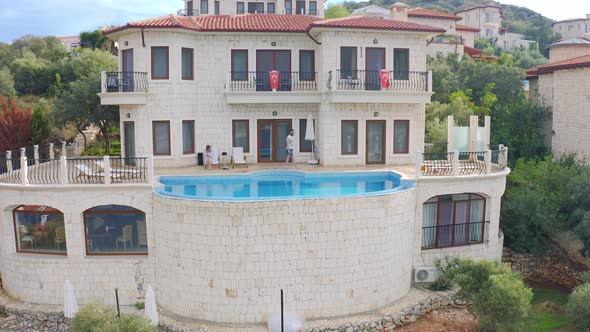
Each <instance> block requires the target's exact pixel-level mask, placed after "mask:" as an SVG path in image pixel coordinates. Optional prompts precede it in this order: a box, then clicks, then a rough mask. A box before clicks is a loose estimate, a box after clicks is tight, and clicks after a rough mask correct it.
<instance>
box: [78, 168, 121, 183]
mask: <svg viewBox="0 0 590 332" xmlns="http://www.w3.org/2000/svg"><path fill="white" fill-rule="evenodd" d="M74 167H76V168H77V169H78V170H79V171H80V176H86V177H88V178H104V172H102V171H98V172H96V171H94V170H93V169H92V168H90V167H88V166H86V165H84V164H75V165H74ZM111 177H112V178H113V180H118V179H119V178H120V177H121V175H120V174H116V173H115V174H111Z"/></svg>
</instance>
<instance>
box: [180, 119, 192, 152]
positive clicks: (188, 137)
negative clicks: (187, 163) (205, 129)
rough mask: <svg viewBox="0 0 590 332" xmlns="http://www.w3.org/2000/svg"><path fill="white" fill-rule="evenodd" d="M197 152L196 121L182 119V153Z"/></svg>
mask: <svg viewBox="0 0 590 332" xmlns="http://www.w3.org/2000/svg"><path fill="white" fill-rule="evenodd" d="M193 153H195V121H194V120H183V121H182V154H193Z"/></svg>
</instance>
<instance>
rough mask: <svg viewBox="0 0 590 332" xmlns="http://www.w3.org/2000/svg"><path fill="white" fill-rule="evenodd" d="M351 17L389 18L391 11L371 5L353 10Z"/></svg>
mask: <svg viewBox="0 0 590 332" xmlns="http://www.w3.org/2000/svg"><path fill="white" fill-rule="evenodd" d="M350 16H369V17H381V18H386V17H389V10H387V9H385V8H383V7H380V6H376V5H370V6H366V7H362V8H357V9H355V10H353V11H352V13H351V14H350Z"/></svg>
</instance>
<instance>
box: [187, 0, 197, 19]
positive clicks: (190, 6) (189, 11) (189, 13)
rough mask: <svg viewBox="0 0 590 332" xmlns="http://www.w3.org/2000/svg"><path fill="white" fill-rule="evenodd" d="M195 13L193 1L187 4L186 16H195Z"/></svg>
mask: <svg viewBox="0 0 590 332" xmlns="http://www.w3.org/2000/svg"><path fill="white" fill-rule="evenodd" d="M194 15H195V11H194V10H193V1H192V0H191V1H187V2H186V16H194Z"/></svg>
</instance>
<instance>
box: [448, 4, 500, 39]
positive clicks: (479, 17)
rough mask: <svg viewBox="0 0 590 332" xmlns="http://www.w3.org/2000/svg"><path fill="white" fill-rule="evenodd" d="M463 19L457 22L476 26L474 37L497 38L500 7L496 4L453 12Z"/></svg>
mask: <svg viewBox="0 0 590 332" xmlns="http://www.w3.org/2000/svg"><path fill="white" fill-rule="evenodd" d="M455 15H458V16H461V17H462V18H463V19H462V20H461V21H459V22H458V23H459V24H462V25H466V26H468V27H473V28H478V29H480V32H476V34H475V38H476V39H478V38H498V37H499V36H500V27H501V26H502V9H501V8H500V7H498V6H486V5H482V6H477V7H473V8H469V9H464V10H462V11H459V12H457V13H455Z"/></svg>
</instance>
